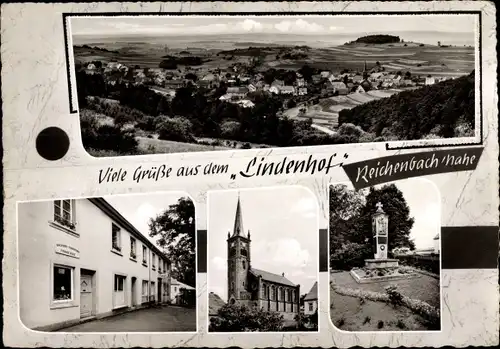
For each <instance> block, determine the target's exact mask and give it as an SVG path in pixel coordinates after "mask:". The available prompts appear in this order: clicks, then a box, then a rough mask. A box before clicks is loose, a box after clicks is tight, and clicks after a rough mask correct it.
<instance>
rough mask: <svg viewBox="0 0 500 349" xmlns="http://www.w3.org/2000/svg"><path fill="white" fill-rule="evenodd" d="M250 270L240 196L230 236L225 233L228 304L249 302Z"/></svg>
mask: <svg viewBox="0 0 500 349" xmlns="http://www.w3.org/2000/svg"><path fill="white" fill-rule="evenodd" d="M249 269H250V231H248V235H246V236H245V232H244V230H243V214H242V210H241V201H240V195H239V193H238V203H237V204H236V215H235V218H234V228H233V232H232V234H231V233H230V232H228V233H227V298H228V302H229V303H230V304H232V303H234V302H236V301H240V300H249V299H250V292H248V291H247V290H248V287H249V285H248V270H249Z"/></svg>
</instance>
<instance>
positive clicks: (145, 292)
mask: <svg viewBox="0 0 500 349" xmlns="http://www.w3.org/2000/svg"><path fill="white" fill-rule="evenodd" d="M142 295H143V296H147V295H148V282H147V281H145V280H143V281H142Z"/></svg>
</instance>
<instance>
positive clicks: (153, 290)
mask: <svg viewBox="0 0 500 349" xmlns="http://www.w3.org/2000/svg"><path fill="white" fill-rule="evenodd" d="M155 290H156V288H155V282H154V281H151V299H155Z"/></svg>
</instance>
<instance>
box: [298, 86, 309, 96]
mask: <svg viewBox="0 0 500 349" xmlns="http://www.w3.org/2000/svg"><path fill="white" fill-rule="evenodd" d="M297 95H299V96H305V95H307V87H299V88H297Z"/></svg>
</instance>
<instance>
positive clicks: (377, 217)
mask: <svg viewBox="0 0 500 349" xmlns="http://www.w3.org/2000/svg"><path fill="white" fill-rule="evenodd" d="M376 206H377V211H376V212H375V213H374V214H373V215H372V232H373V252H374V259H366V260H365V266H366V268H368V269H377V268H397V267H398V260H397V259H389V258H387V249H388V248H387V247H388V242H389V236H388V228H389V217H388V216H387V214H386V213H385V212H384V210H383V209H382V206H383V205H382V204H381V203H380V202H378V203H377V205H376Z"/></svg>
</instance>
